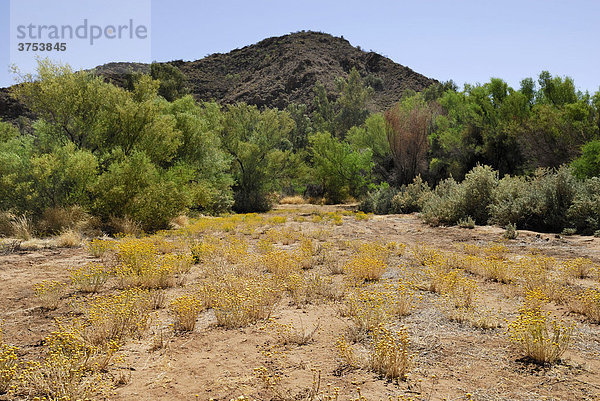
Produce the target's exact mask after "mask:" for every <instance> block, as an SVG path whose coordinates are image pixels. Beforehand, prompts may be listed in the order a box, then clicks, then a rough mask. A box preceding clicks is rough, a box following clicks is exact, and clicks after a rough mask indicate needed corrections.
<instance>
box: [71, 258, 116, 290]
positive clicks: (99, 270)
mask: <svg viewBox="0 0 600 401" xmlns="http://www.w3.org/2000/svg"><path fill="white" fill-rule="evenodd" d="M108 277H109V272H108V271H107V269H106V268H105V267H104V266H102V265H100V264H96V263H88V264H86V265H83V266H80V267H78V268H73V269H71V282H72V283H73V285H74V286H75V288H77V289H78V290H79V291H81V292H86V293H95V292H98V291H99V290H100V288H102V286H103V285H104V284H105V283H106V281H107V280H108Z"/></svg>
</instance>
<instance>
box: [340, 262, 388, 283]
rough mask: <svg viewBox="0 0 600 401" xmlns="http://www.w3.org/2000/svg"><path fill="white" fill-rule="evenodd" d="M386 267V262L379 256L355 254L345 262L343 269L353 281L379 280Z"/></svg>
mask: <svg viewBox="0 0 600 401" xmlns="http://www.w3.org/2000/svg"><path fill="white" fill-rule="evenodd" d="M386 269H387V264H386V263H385V262H384V261H383V260H381V259H380V258H376V257H373V256H370V255H357V256H354V257H353V258H352V259H350V260H349V261H348V263H346V265H345V266H344V271H345V272H346V274H347V275H348V277H349V279H350V280H351V281H352V282H354V283H361V282H363V281H374V280H379V278H380V277H381V275H382V274H383V273H384V272H385V270H386Z"/></svg>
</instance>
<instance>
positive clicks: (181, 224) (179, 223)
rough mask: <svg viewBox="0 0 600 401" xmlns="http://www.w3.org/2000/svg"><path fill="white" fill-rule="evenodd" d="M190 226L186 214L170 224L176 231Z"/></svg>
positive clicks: (174, 219)
mask: <svg viewBox="0 0 600 401" xmlns="http://www.w3.org/2000/svg"><path fill="white" fill-rule="evenodd" d="M189 225H190V219H189V218H188V217H187V216H186V215H185V214H182V215H179V216H177V217H175V218H173V219H171V222H170V223H169V226H170V227H171V228H172V229H174V230H178V229H180V228H185V227H187V226H189Z"/></svg>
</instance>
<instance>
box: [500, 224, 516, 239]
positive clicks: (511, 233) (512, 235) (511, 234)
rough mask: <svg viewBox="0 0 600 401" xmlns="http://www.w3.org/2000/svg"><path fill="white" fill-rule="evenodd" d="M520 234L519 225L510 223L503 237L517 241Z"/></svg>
mask: <svg viewBox="0 0 600 401" xmlns="http://www.w3.org/2000/svg"><path fill="white" fill-rule="evenodd" d="M518 236H519V232H518V231H517V225H516V224H515V223H508V224H507V225H506V227H505V229H504V234H502V237H503V238H505V239H517V237H518Z"/></svg>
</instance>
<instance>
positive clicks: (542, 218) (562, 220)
mask: <svg viewBox="0 0 600 401" xmlns="http://www.w3.org/2000/svg"><path fill="white" fill-rule="evenodd" d="M578 187H579V183H578V181H577V180H576V178H575V177H574V176H573V174H572V171H571V169H569V168H568V167H561V168H559V169H558V170H555V171H553V170H541V171H540V172H538V176H536V185H534V188H533V191H532V192H531V194H532V196H535V197H536V198H537V199H536V200H535V202H539V204H538V208H537V210H536V212H538V213H539V214H538V215H536V216H535V218H534V219H533V222H532V223H531V227H532V228H535V229H538V230H547V231H560V230H562V229H563V228H564V227H570V225H569V224H568V223H569V221H568V218H567V212H568V210H569V207H570V206H571V204H572V203H573V200H574V198H575V194H576V193H577V190H578Z"/></svg>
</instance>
